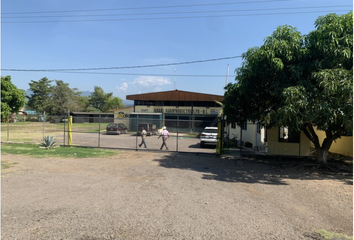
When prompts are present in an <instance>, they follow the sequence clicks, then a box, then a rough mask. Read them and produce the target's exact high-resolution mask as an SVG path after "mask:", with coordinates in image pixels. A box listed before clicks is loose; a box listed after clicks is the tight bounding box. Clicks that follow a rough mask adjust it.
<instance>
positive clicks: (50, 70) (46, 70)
mask: <svg viewBox="0 0 354 240" xmlns="http://www.w3.org/2000/svg"><path fill="white" fill-rule="evenodd" d="M240 57H242V56H233V57H222V58H212V59H205V60H196V61H188V62H177V63H162V64H151V65H138V66H125V67H102V68H71V69H70V68H69V69H68V68H66V69H13V68H5V69H1V70H2V71H9V72H66V71H97V70H108V69H110V70H112V69H115V70H117V69H131V68H149V67H166V66H175V65H186V64H194V63H205V62H215V61H222V60H227V59H235V58H240Z"/></svg>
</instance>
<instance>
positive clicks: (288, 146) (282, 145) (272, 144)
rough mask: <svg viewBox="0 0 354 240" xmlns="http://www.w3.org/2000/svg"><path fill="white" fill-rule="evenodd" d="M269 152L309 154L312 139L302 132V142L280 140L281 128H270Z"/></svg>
mask: <svg viewBox="0 0 354 240" xmlns="http://www.w3.org/2000/svg"><path fill="white" fill-rule="evenodd" d="M267 131H268V137H267V143H268V154H274V155H287V156H309V155H310V140H309V139H308V138H307V137H306V135H305V134H304V133H303V132H301V135H300V143H288V142H279V128H278V127H274V128H271V129H268V130H267Z"/></svg>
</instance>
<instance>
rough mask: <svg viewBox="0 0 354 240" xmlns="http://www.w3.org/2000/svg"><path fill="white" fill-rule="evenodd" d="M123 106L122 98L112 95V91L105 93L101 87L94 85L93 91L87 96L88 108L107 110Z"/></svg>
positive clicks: (100, 110)
mask: <svg viewBox="0 0 354 240" xmlns="http://www.w3.org/2000/svg"><path fill="white" fill-rule="evenodd" d="M123 106H124V104H122V99H120V98H118V97H113V93H105V92H104V91H103V89H102V88H101V87H97V86H95V88H94V92H93V93H91V96H90V97H89V107H88V110H92V111H99V112H107V111H108V110H111V109H115V108H121V107H123Z"/></svg>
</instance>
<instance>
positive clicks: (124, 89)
mask: <svg viewBox="0 0 354 240" xmlns="http://www.w3.org/2000/svg"><path fill="white" fill-rule="evenodd" d="M116 88H117V92H119V93H120V92H126V91H127V89H128V83H126V82H124V83H122V85H121V86H120V87H118V86H116Z"/></svg>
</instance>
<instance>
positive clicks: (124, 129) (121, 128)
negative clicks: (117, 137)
mask: <svg viewBox="0 0 354 240" xmlns="http://www.w3.org/2000/svg"><path fill="white" fill-rule="evenodd" d="M118 126H119V128H120V132H121V133H122V134H123V133H125V134H127V133H128V128H127V126H125V125H124V124H123V123H118Z"/></svg>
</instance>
